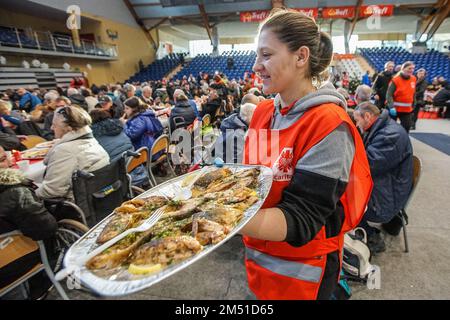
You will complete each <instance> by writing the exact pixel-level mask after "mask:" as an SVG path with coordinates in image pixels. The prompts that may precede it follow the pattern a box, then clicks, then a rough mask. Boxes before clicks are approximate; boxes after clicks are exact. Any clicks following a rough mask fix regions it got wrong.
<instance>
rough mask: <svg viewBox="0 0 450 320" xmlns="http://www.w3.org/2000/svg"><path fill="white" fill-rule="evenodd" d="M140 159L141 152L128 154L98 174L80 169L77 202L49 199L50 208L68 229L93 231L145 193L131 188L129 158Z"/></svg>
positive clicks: (74, 184)
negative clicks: (101, 222) (119, 209)
mask: <svg viewBox="0 0 450 320" xmlns="http://www.w3.org/2000/svg"><path fill="white" fill-rule="evenodd" d="M139 156H140V154H139V153H136V152H132V151H127V152H125V153H124V154H123V155H122V157H121V158H119V159H118V160H117V161H115V162H112V163H110V164H108V165H107V166H105V167H103V168H101V169H98V170H96V171H93V172H87V171H83V170H76V171H75V172H74V173H73V174H72V191H73V195H74V201H73V202H72V201H69V200H67V199H46V200H45V204H46V207H47V209H49V211H50V212H51V213H52V214H53V215H54V216H55V217H56V219H57V220H58V221H59V222H61V223H64V226H65V227H66V229H67V230H69V231H73V232H78V231H79V230H84V229H86V228H87V230H89V229H90V228H92V227H93V226H94V225H96V224H97V223H98V222H100V221H101V220H103V219H104V218H105V217H106V216H108V215H109V214H110V213H111V212H113V211H114V209H115V208H117V207H119V206H120V205H121V204H122V203H123V202H124V201H127V200H130V199H132V198H133V197H135V196H136V195H138V194H140V193H142V192H144V190H143V189H141V188H138V187H136V186H132V185H131V177H130V175H129V174H128V171H127V157H135V158H138V157H139ZM87 230H86V231H87Z"/></svg>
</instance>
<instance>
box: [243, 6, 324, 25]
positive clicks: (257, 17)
mask: <svg viewBox="0 0 450 320" xmlns="http://www.w3.org/2000/svg"><path fill="white" fill-rule="evenodd" d="M292 10H295V11H298V12H301V13H303V14H305V15H307V16H308V17H312V18H317V16H318V15H319V10H318V9H317V8H295V9H292ZM269 15H270V11H269V10H258V11H245V12H241V13H240V20H241V22H261V21H264V20H266V19H267V17H269Z"/></svg>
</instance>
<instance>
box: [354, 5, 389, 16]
mask: <svg viewBox="0 0 450 320" xmlns="http://www.w3.org/2000/svg"><path fill="white" fill-rule="evenodd" d="M393 14H394V5H392V4H379V5H372V6H361V10H360V11H359V16H360V17H361V18H367V17H370V16H371V15H377V16H380V17H390V16H392V15H393Z"/></svg>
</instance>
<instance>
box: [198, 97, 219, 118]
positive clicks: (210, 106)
mask: <svg viewBox="0 0 450 320" xmlns="http://www.w3.org/2000/svg"><path fill="white" fill-rule="evenodd" d="M221 105H222V100H221V99H220V98H218V99H214V100H209V101H208V102H206V104H204V105H203V109H202V112H201V116H202V117H203V116H205V115H207V114H209V115H210V116H211V122H214V121H215V120H216V112H217V109H219V108H220V106H221Z"/></svg>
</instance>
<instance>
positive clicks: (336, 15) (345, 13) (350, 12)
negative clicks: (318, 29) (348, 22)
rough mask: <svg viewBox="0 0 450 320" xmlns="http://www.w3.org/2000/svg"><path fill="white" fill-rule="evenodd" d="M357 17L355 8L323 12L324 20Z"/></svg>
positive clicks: (334, 8)
mask: <svg viewBox="0 0 450 320" xmlns="http://www.w3.org/2000/svg"><path fill="white" fill-rule="evenodd" d="M354 16H355V7H333V8H324V9H323V10H322V18H324V19H343V18H353V17H354Z"/></svg>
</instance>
